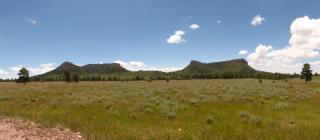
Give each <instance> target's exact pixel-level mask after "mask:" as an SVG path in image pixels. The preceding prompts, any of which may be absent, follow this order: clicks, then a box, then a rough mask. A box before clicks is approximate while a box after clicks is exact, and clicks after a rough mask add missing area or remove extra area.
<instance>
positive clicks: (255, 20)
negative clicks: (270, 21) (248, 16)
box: [251, 15, 266, 26]
mask: <svg viewBox="0 0 320 140" xmlns="http://www.w3.org/2000/svg"><path fill="white" fill-rule="evenodd" d="M265 20H266V18H264V17H262V16H261V15H256V16H255V17H253V19H252V21H251V25H252V26H258V25H261V24H262V22H263V21H265Z"/></svg>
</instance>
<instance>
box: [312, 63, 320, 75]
mask: <svg viewBox="0 0 320 140" xmlns="http://www.w3.org/2000/svg"><path fill="white" fill-rule="evenodd" d="M310 65H311V68H312V70H313V72H317V73H319V74H320V61H314V62H310Z"/></svg>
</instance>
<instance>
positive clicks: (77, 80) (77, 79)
mask: <svg viewBox="0 0 320 140" xmlns="http://www.w3.org/2000/svg"><path fill="white" fill-rule="evenodd" d="M72 79H73V81H74V82H76V83H78V82H79V76H78V74H73V75H72Z"/></svg>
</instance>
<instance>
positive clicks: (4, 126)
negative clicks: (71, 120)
mask: <svg viewBox="0 0 320 140" xmlns="http://www.w3.org/2000/svg"><path fill="white" fill-rule="evenodd" d="M0 140H83V138H82V136H81V134H80V133H74V132H71V131H70V130H68V129H64V130H61V129H58V128H51V129H48V128H41V127H40V126H39V125H37V124H35V123H33V122H29V121H24V120H21V119H8V118H0Z"/></svg>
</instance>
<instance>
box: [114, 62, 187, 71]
mask: <svg viewBox="0 0 320 140" xmlns="http://www.w3.org/2000/svg"><path fill="white" fill-rule="evenodd" d="M114 63H118V64H120V65H121V66H122V67H124V68H125V69H127V70H130V71H139V70H144V71H162V72H173V71H177V70H181V69H183V68H179V67H161V68H157V67H147V66H146V65H145V64H144V63H143V62H140V61H130V62H123V61H121V60H117V61H114Z"/></svg>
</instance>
